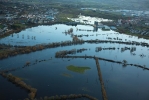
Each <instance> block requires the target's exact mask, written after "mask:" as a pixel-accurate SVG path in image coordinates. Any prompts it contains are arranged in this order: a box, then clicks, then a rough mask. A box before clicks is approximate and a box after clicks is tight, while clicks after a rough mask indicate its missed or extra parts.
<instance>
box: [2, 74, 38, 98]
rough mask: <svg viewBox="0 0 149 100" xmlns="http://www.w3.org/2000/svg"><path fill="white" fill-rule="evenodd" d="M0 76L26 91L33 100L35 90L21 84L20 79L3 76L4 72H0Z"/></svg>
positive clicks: (9, 75)
mask: <svg viewBox="0 0 149 100" xmlns="http://www.w3.org/2000/svg"><path fill="white" fill-rule="evenodd" d="M0 75H2V76H3V77H4V78H7V79H8V80H9V81H10V82H12V83H14V84H16V85H18V86H20V87H22V88H24V89H26V90H28V91H29V92H30V93H29V98H30V99H31V100H33V99H34V98H35V95H36V92H37V89H35V88H32V87H31V86H29V85H27V84H26V83H25V82H23V81H22V80H21V79H20V78H18V77H16V76H13V75H12V74H8V75H7V74H5V73H4V72H0Z"/></svg>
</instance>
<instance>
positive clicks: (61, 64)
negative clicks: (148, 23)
mask: <svg viewBox="0 0 149 100" xmlns="http://www.w3.org/2000/svg"><path fill="white" fill-rule="evenodd" d="M55 27H57V29H55ZM70 28H73V35H82V37H79V38H82V39H83V40H90V39H99V40H112V41H117V40H118V41H138V42H147V43H149V41H148V40H145V39H138V38H137V37H135V36H129V35H124V34H119V33H117V32H114V31H112V30H110V31H102V30H101V29H98V31H97V32H93V27H92V26H83V25H78V26H76V27H74V26H66V25H62V24H60V25H52V26H38V27H34V28H29V29H26V30H24V31H22V32H20V33H17V34H16V33H14V34H13V36H8V37H6V38H4V39H1V40H0V43H6V44H12V45H36V44H41V43H51V42H61V41H65V40H72V37H71V36H70V35H68V34H67V35H66V34H65V33H63V32H65V30H69V29H70ZM77 28H78V30H77ZM79 29H86V30H92V31H81V30H80V31H79ZM86 35H88V36H86ZM23 37H24V38H23ZM34 37H35V38H34ZM96 47H102V48H110V47H115V49H114V50H109V49H106V50H105V49H102V50H101V51H98V52H96ZM125 47H127V48H133V47H135V50H132V51H131V50H130V49H126V50H121V48H125ZM81 48H85V49H87V50H85V51H83V52H81V53H76V54H73V55H80V56H84V55H88V56H94V55H95V56H97V57H102V58H108V59H112V60H117V61H123V60H126V61H127V62H128V63H133V64H140V65H145V66H146V67H148V65H149V62H148V58H149V54H148V50H149V49H148V48H147V47H142V46H132V45H124V44H116V43H102V44H101V43H100V44H95V43H93V44H89V43H84V44H82V45H72V46H66V47H65V46H63V47H57V48H52V49H45V50H42V51H37V52H33V53H30V54H23V55H17V56H15V57H10V58H8V59H3V60H0V70H3V69H8V68H15V67H23V66H24V65H25V64H26V62H30V66H28V67H25V68H21V69H19V70H16V71H12V72H11V73H12V74H13V75H15V76H18V77H21V78H22V79H23V81H25V82H26V83H27V84H29V85H31V86H32V87H35V88H37V98H40V97H44V96H53V95H65V94H66V95H67V94H89V95H91V96H94V97H96V98H98V99H99V100H101V99H102V93H101V86H100V82H99V78H98V72H97V68H96V64H95V60H93V59H81V58H80V59H75V58H73V59H72V58H69V59H67V58H63V59H62V58H61V59H57V58H55V53H56V52H57V51H62V50H72V49H81ZM118 48H119V49H118ZM132 53H133V54H132ZM142 54H144V55H145V56H143V57H142V56H141V55H142ZM99 63H100V67H101V71H102V77H103V80H104V85H105V89H106V92H107V95H108V99H109V100H147V99H148V98H149V96H148V94H147V93H148V92H149V87H148V84H149V80H148V77H147V76H149V72H148V71H147V70H143V69H140V68H137V67H134V66H126V67H123V66H122V65H119V64H116V63H110V62H105V61H99ZM69 65H75V66H88V67H90V68H91V69H89V70H87V71H85V73H84V74H79V73H74V72H72V71H69V70H68V69H67V66H69ZM0 80H1V82H0V83H1V86H0V89H1V90H0V94H1V95H2V97H4V98H6V100H10V99H12V98H13V99H14V100H16V99H24V98H26V97H27V93H26V91H24V90H21V89H20V88H18V87H16V86H15V85H13V84H12V83H9V82H8V81H7V80H5V79H4V78H2V77H1V76H0ZM8 89H9V90H8ZM24 92H25V93H24ZM7 94H9V95H10V96H9V97H8V96H7ZM15 94H20V95H15Z"/></svg>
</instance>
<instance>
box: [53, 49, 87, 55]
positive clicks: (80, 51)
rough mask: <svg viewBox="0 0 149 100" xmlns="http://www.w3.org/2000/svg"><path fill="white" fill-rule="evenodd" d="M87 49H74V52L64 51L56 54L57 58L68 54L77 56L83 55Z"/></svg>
mask: <svg viewBox="0 0 149 100" xmlns="http://www.w3.org/2000/svg"><path fill="white" fill-rule="evenodd" d="M86 50H87V49H85V48H82V49H72V50H63V51H58V52H56V53H55V57H63V56H66V55H68V54H76V53H82V52H83V51H86Z"/></svg>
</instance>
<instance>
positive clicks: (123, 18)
mask: <svg viewBox="0 0 149 100" xmlns="http://www.w3.org/2000/svg"><path fill="white" fill-rule="evenodd" d="M1 5H2V6H0V8H1V10H0V36H5V34H10V33H13V32H15V31H16V30H17V31H20V30H22V29H25V28H27V27H31V26H34V25H35V26H36V25H40V24H52V23H63V22H64V20H66V21H65V23H67V22H68V23H70V22H71V23H72V20H69V19H68V17H70V16H68V17H67V16H64V15H65V12H66V11H65V9H63V10H61V9H57V7H56V8H54V7H51V8H49V7H46V6H44V5H35V4H32V5H30V4H24V3H14V2H10V3H8V2H5V1H3V2H2V1H1ZM65 6H66V5H65ZM67 6H68V5H67ZM70 6H71V5H69V6H68V7H69V8H70ZM71 9H77V10H78V11H79V13H80V12H83V14H84V15H89V14H86V13H84V12H87V11H89V12H91V13H95V17H98V15H101V14H102V13H103V14H105V15H103V17H104V16H105V17H106V18H107V17H110V16H112V17H111V19H112V20H113V21H110V22H99V26H96V27H102V25H106V27H105V28H106V29H109V27H111V29H114V30H117V31H118V32H121V33H126V34H133V35H139V36H145V38H148V37H149V29H148V27H149V11H135V10H120V9H119V10H106V9H99V8H74V7H73V8H71ZM59 13H61V15H62V14H63V15H62V16H61V15H58V14H59ZM66 13H67V12H66ZM72 13H73V12H72ZM96 13H97V14H96ZM98 13H101V14H98ZM107 13H108V14H110V16H109V15H106V14H107ZM74 14H75V13H74ZM66 15H67V14H66ZM59 16H60V17H59ZM73 16H74V15H73ZM75 16H77V15H75ZM117 16H118V17H117ZM99 17H100V16H99ZM60 19H63V20H60ZM109 20H110V19H109ZM85 22H87V20H85ZM97 22H98V21H97ZM79 23H80V24H81V22H79Z"/></svg>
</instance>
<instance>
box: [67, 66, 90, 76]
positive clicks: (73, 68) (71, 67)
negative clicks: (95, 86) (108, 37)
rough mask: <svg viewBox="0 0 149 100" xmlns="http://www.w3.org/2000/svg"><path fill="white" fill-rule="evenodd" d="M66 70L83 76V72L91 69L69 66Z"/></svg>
mask: <svg viewBox="0 0 149 100" xmlns="http://www.w3.org/2000/svg"><path fill="white" fill-rule="evenodd" d="M67 69H68V70H70V71H73V72H77V73H81V74H83V73H84V72H85V70H89V69H91V68H90V67H79V66H73V65H69V66H67Z"/></svg>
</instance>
